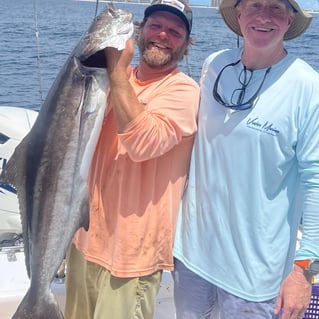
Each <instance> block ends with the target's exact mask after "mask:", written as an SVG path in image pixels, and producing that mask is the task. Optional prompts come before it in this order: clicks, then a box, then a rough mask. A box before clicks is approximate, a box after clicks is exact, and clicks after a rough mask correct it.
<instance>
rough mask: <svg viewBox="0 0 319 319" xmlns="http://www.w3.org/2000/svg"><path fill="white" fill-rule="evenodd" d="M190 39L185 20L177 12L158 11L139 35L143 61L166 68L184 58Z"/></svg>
mask: <svg viewBox="0 0 319 319" xmlns="http://www.w3.org/2000/svg"><path fill="white" fill-rule="evenodd" d="M188 44H189V41H188V36H187V31H186V26H185V24H184V22H183V21H182V20H181V19H180V18H179V17H177V16H176V15H175V14H173V13H170V12H166V11H156V12H154V13H153V14H151V15H150V16H149V17H148V18H147V20H146V22H145V25H144V26H143V27H142V29H141V30H140V33H139V35H138V36H137V45H138V47H139V50H140V54H141V57H142V60H143V62H145V63H146V64H147V65H148V66H150V67H152V68H157V69H161V68H166V67H170V66H173V65H177V63H178V62H179V61H180V60H182V58H183V56H184V54H185V52H186V50H187V47H188Z"/></svg>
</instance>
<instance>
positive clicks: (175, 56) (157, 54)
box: [136, 28, 188, 69]
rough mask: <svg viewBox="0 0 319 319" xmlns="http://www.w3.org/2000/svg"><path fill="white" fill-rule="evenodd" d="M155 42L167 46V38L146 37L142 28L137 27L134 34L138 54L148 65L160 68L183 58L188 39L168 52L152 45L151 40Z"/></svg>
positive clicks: (174, 63)
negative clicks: (136, 31)
mask: <svg viewBox="0 0 319 319" xmlns="http://www.w3.org/2000/svg"><path fill="white" fill-rule="evenodd" d="M155 41H156V43H157V45H158V46H163V47H165V46H168V45H169V43H167V40H164V39H163V40H161V39H158V38H156V39H146V38H145V36H144V34H143V29H142V28H141V29H139V30H138V33H137V35H136V43H137V45H138V48H139V51H140V55H141V57H142V59H143V61H144V62H145V63H146V64H147V65H148V66H150V67H152V68H155V69H161V68H165V67H169V66H172V65H176V64H177V63H178V62H179V61H181V60H182V59H183V56H184V55H185V54H186V53H187V47H188V41H185V42H184V44H183V45H182V46H181V47H179V48H177V49H175V50H171V51H169V52H166V51H165V50H159V49H158V48H157V47H156V46H154V45H152V43H153V42H155Z"/></svg>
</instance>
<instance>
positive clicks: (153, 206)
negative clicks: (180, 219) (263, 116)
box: [74, 70, 199, 277]
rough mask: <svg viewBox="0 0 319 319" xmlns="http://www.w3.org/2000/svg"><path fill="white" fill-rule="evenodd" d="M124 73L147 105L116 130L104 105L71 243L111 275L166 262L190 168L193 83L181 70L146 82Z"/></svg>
mask: <svg viewBox="0 0 319 319" xmlns="http://www.w3.org/2000/svg"><path fill="white" fill-rule="evenodd" d="M134 71H135V70H133V71H132V73H131V76H130V83H131V84H132V86H133V88H134V90H135V92H136V94H137V96H138V99H139V100H140V102H141V103H142V104H143V105H144V106H145V111H144V112H143V113H141V114H140V115H139V116H138V117H137V118H135V119H134V120H133V121H132V122H131V123H130V124H129V125H128V127H127V128H126V131H125V132H124V133H122V134H118V133H117V128H116V123H115V119H114V116H113V112H112V109H111V108H110V110H109V111H108V113H107V115H106V117H105V120H104V124H103V127H102V131H101V134H100V138H99V142H98V145H97V147H96V150H95V154H94V158H93V162H92V166H91V173H90V181H89V187H90V192H91V202H90V206H91V207H90V227H89V231H88V232H85V230H84V229H80V230H79V231H78V232H77V234H76V236H75V238H74V243H75V244H76V246H77V248H78V249H80V250H81V251H82V252H83V253H84V254H85V256H86V258H87V260H89V261H92V262H95V263H97V264H99V265H101V266H103V267H105V268H106V269H108V270H110V271H111V273H112V274H113V275H114V276H117V277H136V276H145V275H149V274H151V273H153V272H155V271H157V270H159V269H163V270H172V269H173V256H172V246H173V239H174V231H175V222H176V217H177V212H178V207H179V203H180V199H181V196H182V193H183V190H184V185H185V180H186V177H187V173H188V168H189V161H190V155H191V149H192V144H193V140H194V134H195V132H196V129H197V126H196V117H197V111H198V104H199V88H198V85H197V84H196V82H195V81H193V80H192V79H191V78H189V77H187V76H186V75H185V74H183V73H182V72H180V71H178V70H175V72H173V73H172V74H169V75H168V76H166V77H164V78H162V79H159V80H156V81H148V82H140V81H138V80H137V79H136V77H135V72H134Z"/></svg>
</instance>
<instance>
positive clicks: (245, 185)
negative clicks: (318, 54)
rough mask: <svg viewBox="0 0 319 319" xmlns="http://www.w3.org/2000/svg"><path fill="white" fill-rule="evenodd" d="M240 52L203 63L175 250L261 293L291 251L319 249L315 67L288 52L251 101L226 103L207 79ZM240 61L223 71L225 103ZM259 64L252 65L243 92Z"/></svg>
mask: <svg viewBox="0 0 319 319" xmlns="http://www.w3.org/2000/svg"><path fill="white" fill-rule="evenodd" d="M241 53H242V51H241V49H235V50H225V51H221V52H217V53H214V54H212V55H210V56H209V57H208V58H207V60H206V61H205V63H204V66H203V70H202V78H201V103H200V110H199V118H198V122H199V123H198V133H197V137H196V140H195V144H194V148H193V153H192V160H191V166H190V173H189V181H188V186H187V188H186V190H185V193H184V196H183V201H182V205H181V209H180V214H179V218H178V223H177V229H176V238H175V247H174V255H175V257H177V258H178V259H180V260H181V261H182V262H184V263H185V265H186V266H187V267H188V268H190V269H191V270H192V271H194V272H195V273H197V274H199V275H200V276H202V277H203V278H205V279H206V280H208V281H209V282H211V283H213V284H216V285H217V286H219V287H221V288H222V289H224V290H226V291H228V292H230V293H232V294H234V295H237V296H239V297H241V298H244V299H247V300H252V301H264V300H268V299H271V298H274V297H276V296H277V294H278V292H279V287H280V284H281V282H282V280H283V279H284V278H285V276H286V275H287V274H288V273H289V271H290V270H291V268H292V265H293V259H294V258H296V259H308V258H313V257H319V75H318V73H317V72H315V71H314V70H313V69H312V68H311V67H310V66H309V65H308V64H307V63H305V62H304V61H302V60H300V59H298V58H295V57H293V56H291V55H289V54H288V55H287V56H286V57H285V58H284V59H282V60H281V61H280V62H279V63H277V64H275V65H273V66H272V68H271V70H270V72H269V73H268V74H267V75H266V78H265V82H264V84H263V86H262V89H261V92H260V94H259V97H258V100H257V102H256V103H255V106H254V107H253V108H252V109H250V110H246V111H232V110H230V109H227V108H226V107H224V106H222V105H221V104H219V103H218V102H216V101H215V99H214V97H213V94H212V92H213V85H214V81H215V79H216V76H217V75H218V73H219V72H220V70H221V69H222V68H223V67H224V66H225V65H226V64H228V63H232V62H236V61H237V60H239V59H240V57H241ZM242 69H243V65H242V63H241V62H240V63H239V64H237V65H236V66H234V67H229V68H226V69H225V70H224V72H223V74H222V76H221V78H220V85H219V87H218V92H219V94H220V95H221V96H222V97H223V98H224V99H225V102H230V98H231V96H232V94H233V91H234V89H236V88H239V87H241V86H240V84H239V83H238V78H239V76H240V72H241V71H242ZM265 72H266V69H261V70H255V71H254V72H253V75H252V79H251V82H250V84H249V86H248V87H247V89H246V96H247V98H245V99H244V100H247V99H248V98H249V97H250V96H252V95H253V94H254V93H255V92H256V90H257V89H258V87H259V85H260V83H261V82H262V79H263V77H264V76H265ZM302 213H303V216H302V218H303V238H302V241H301V248H300V250H299V251H298V252H297V254H296V251H295V248H296V235H297V229H298V226H299V224H300V219H301V215H302Z"/></svg>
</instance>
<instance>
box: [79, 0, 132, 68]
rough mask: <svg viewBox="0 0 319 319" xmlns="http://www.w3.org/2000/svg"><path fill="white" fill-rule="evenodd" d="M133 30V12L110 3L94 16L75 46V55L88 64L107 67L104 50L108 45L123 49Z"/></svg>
mask: <svg viewBox="0 0 319 319" xmlns="http://www.w3.org/2000/svg"><path fill="white" fill-rule="evenodd" d="M133 30H134V26H133V14H132V13H131V12H129V11H125V10H122V9H117V8H115V6H114V5H113V4H109V5H108V6H106V8H105V9H104V10H103V11H102V12H101V13H100V14H99V15H98V16H96V17H95V18H94V20H93V21H92V23H91V25H90V27H89V28H88V30H87V31H86V32H85V33H84V35H83V36H82V39H81V41H80V42H79V44H78V45H77V47H76V48H75V54H74V55H75V56H76V57H77V58H78V59H79V61H80V62H81V63H83V64H86V65H87V66H96V67H103V68H106V61H105V57H104V52H103V50H104V49H105V48H107V47H113V48H116V49H118V50H123V49H124V48H125V43H126V41H127V40H128V39H129V38H130V37H131V36H132V34H133ZM94 60H95V61H94ZM97 60H98V61H99V62H96V61H97ZM93 61H94V63H93ZM91 64H92V65H91Z"/></svg>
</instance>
